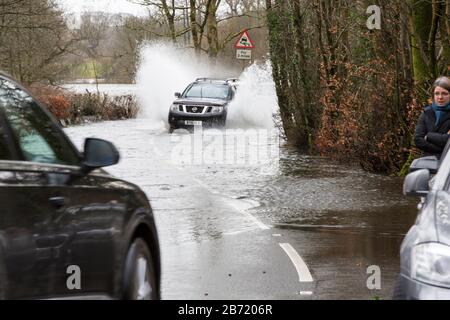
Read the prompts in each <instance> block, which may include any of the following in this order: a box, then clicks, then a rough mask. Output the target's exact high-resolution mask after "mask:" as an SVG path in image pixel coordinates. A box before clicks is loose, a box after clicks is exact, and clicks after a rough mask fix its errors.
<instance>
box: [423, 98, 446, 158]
mask: <svg viewBox="0 0 450 320" xmlns="http://www.w3.org/2000/svg"><path fill="white" fill-rule="evenodd" d="M435 122H436V114H435V112H434V110H433V109H432V108H431V106H428V107H426V108H425V110H424V111H423V112H422V114H421V115H420V118H419V121H418V122H417V125H416V132H415V135H414V143H415V144H416V147H417V148H419V149H420V150H422V151H423V152H424V154H423V156H430V155H435V156H438V157H440V155H441V153H442V151H443V150H444V147H445V144H446V143H447V140H448V138H449V136H450V135H448V134H447V132H448V131H449V130H450V112H445V113H444V114H443V115H442V116H441V119H440V121H439V123H438V124H437V125H435Z"/></svg>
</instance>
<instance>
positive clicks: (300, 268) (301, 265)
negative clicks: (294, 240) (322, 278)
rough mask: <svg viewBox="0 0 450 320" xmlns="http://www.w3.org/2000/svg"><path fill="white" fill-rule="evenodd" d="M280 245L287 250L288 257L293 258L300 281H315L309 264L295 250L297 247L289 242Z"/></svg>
mask: <svg viewBox="0 0 450 320" xmlns="http://www.w3.org/2000/svg"><path fill="white" fill-rule="evenodd" d="M279 245H280V247H281V248H282V249H283V250H284V251H285V252H286V254H287V255H288V257H289V258H290V259H291V261H292V263H293V264H294V266H295V269H297V273H298V281H300V282H313V281H314V280H313V278H312V276H311V273H310V272H309V269H308V266H307V265H306V263H305V262H304V261H303V259H302V257H300V255H299V254H298V253H297V251H295V249H294V248H293V247H292V246H291V245H290V244H289V243H279Z"/></svg>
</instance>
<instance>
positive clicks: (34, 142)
mask: <svg viewBox="0 0 450 320" xmlns="http://www.w3.org/2000/svg"><path fill="white" fill-rule="evenodd" d="M0 108H1V109H2V111H3V112H4V114H5V116H6V119H7V120H8V122H9V124H10V126H11V128H12V131H13V133H14V136H15V139H16V140H17V143H18V145H19V147H20V149H21V151H22V154H23V156H24V158H25V160H27V161H33V162H42V163H53V164H66V165H77V164H78V163H79V161H78V157H77V154H76V152H75V150H74V149H73V148H72V146H71V145H70V144H69V143H68V141H67V140H66V138H65V137H64V135H63V134H62V132H61V130H60V129H59V128H58V127H57V126H56V125H55V124H54V123H53V122H52V120H51V119H50V118H49V117H48V116H47V115H46V114H45V112H44V111H42V110H41V108H40V107H39V106H38V104H37V103H36V102H35V101H34V100H33V98H32V97H31V96H30V95H29V94H28V93H26V92H25V91H23V90H22V89H20V88H19V87H17V86H16V85H15V84H14V83H13V82H11V81H9V80H6V79H0Z"/></svg>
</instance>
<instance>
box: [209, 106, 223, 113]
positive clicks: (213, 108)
mask: <svg viewBox="0 0 450 320" xmlns="http://www.w3.org/2000/svg"><path fill="white" fill-rule="evenodd" d="M222 111H223V107H212V109H211V112H212V113H221V112H222Z"/></svg>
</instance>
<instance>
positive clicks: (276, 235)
mask: <svg viewBox="0 0 450 320" xmlns="http://www.w3.org/2000/svg"><path fill="white" fill-rule="evenodd" d="M272 237H281V234H279V233H274V234H272Z"/></svg>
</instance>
